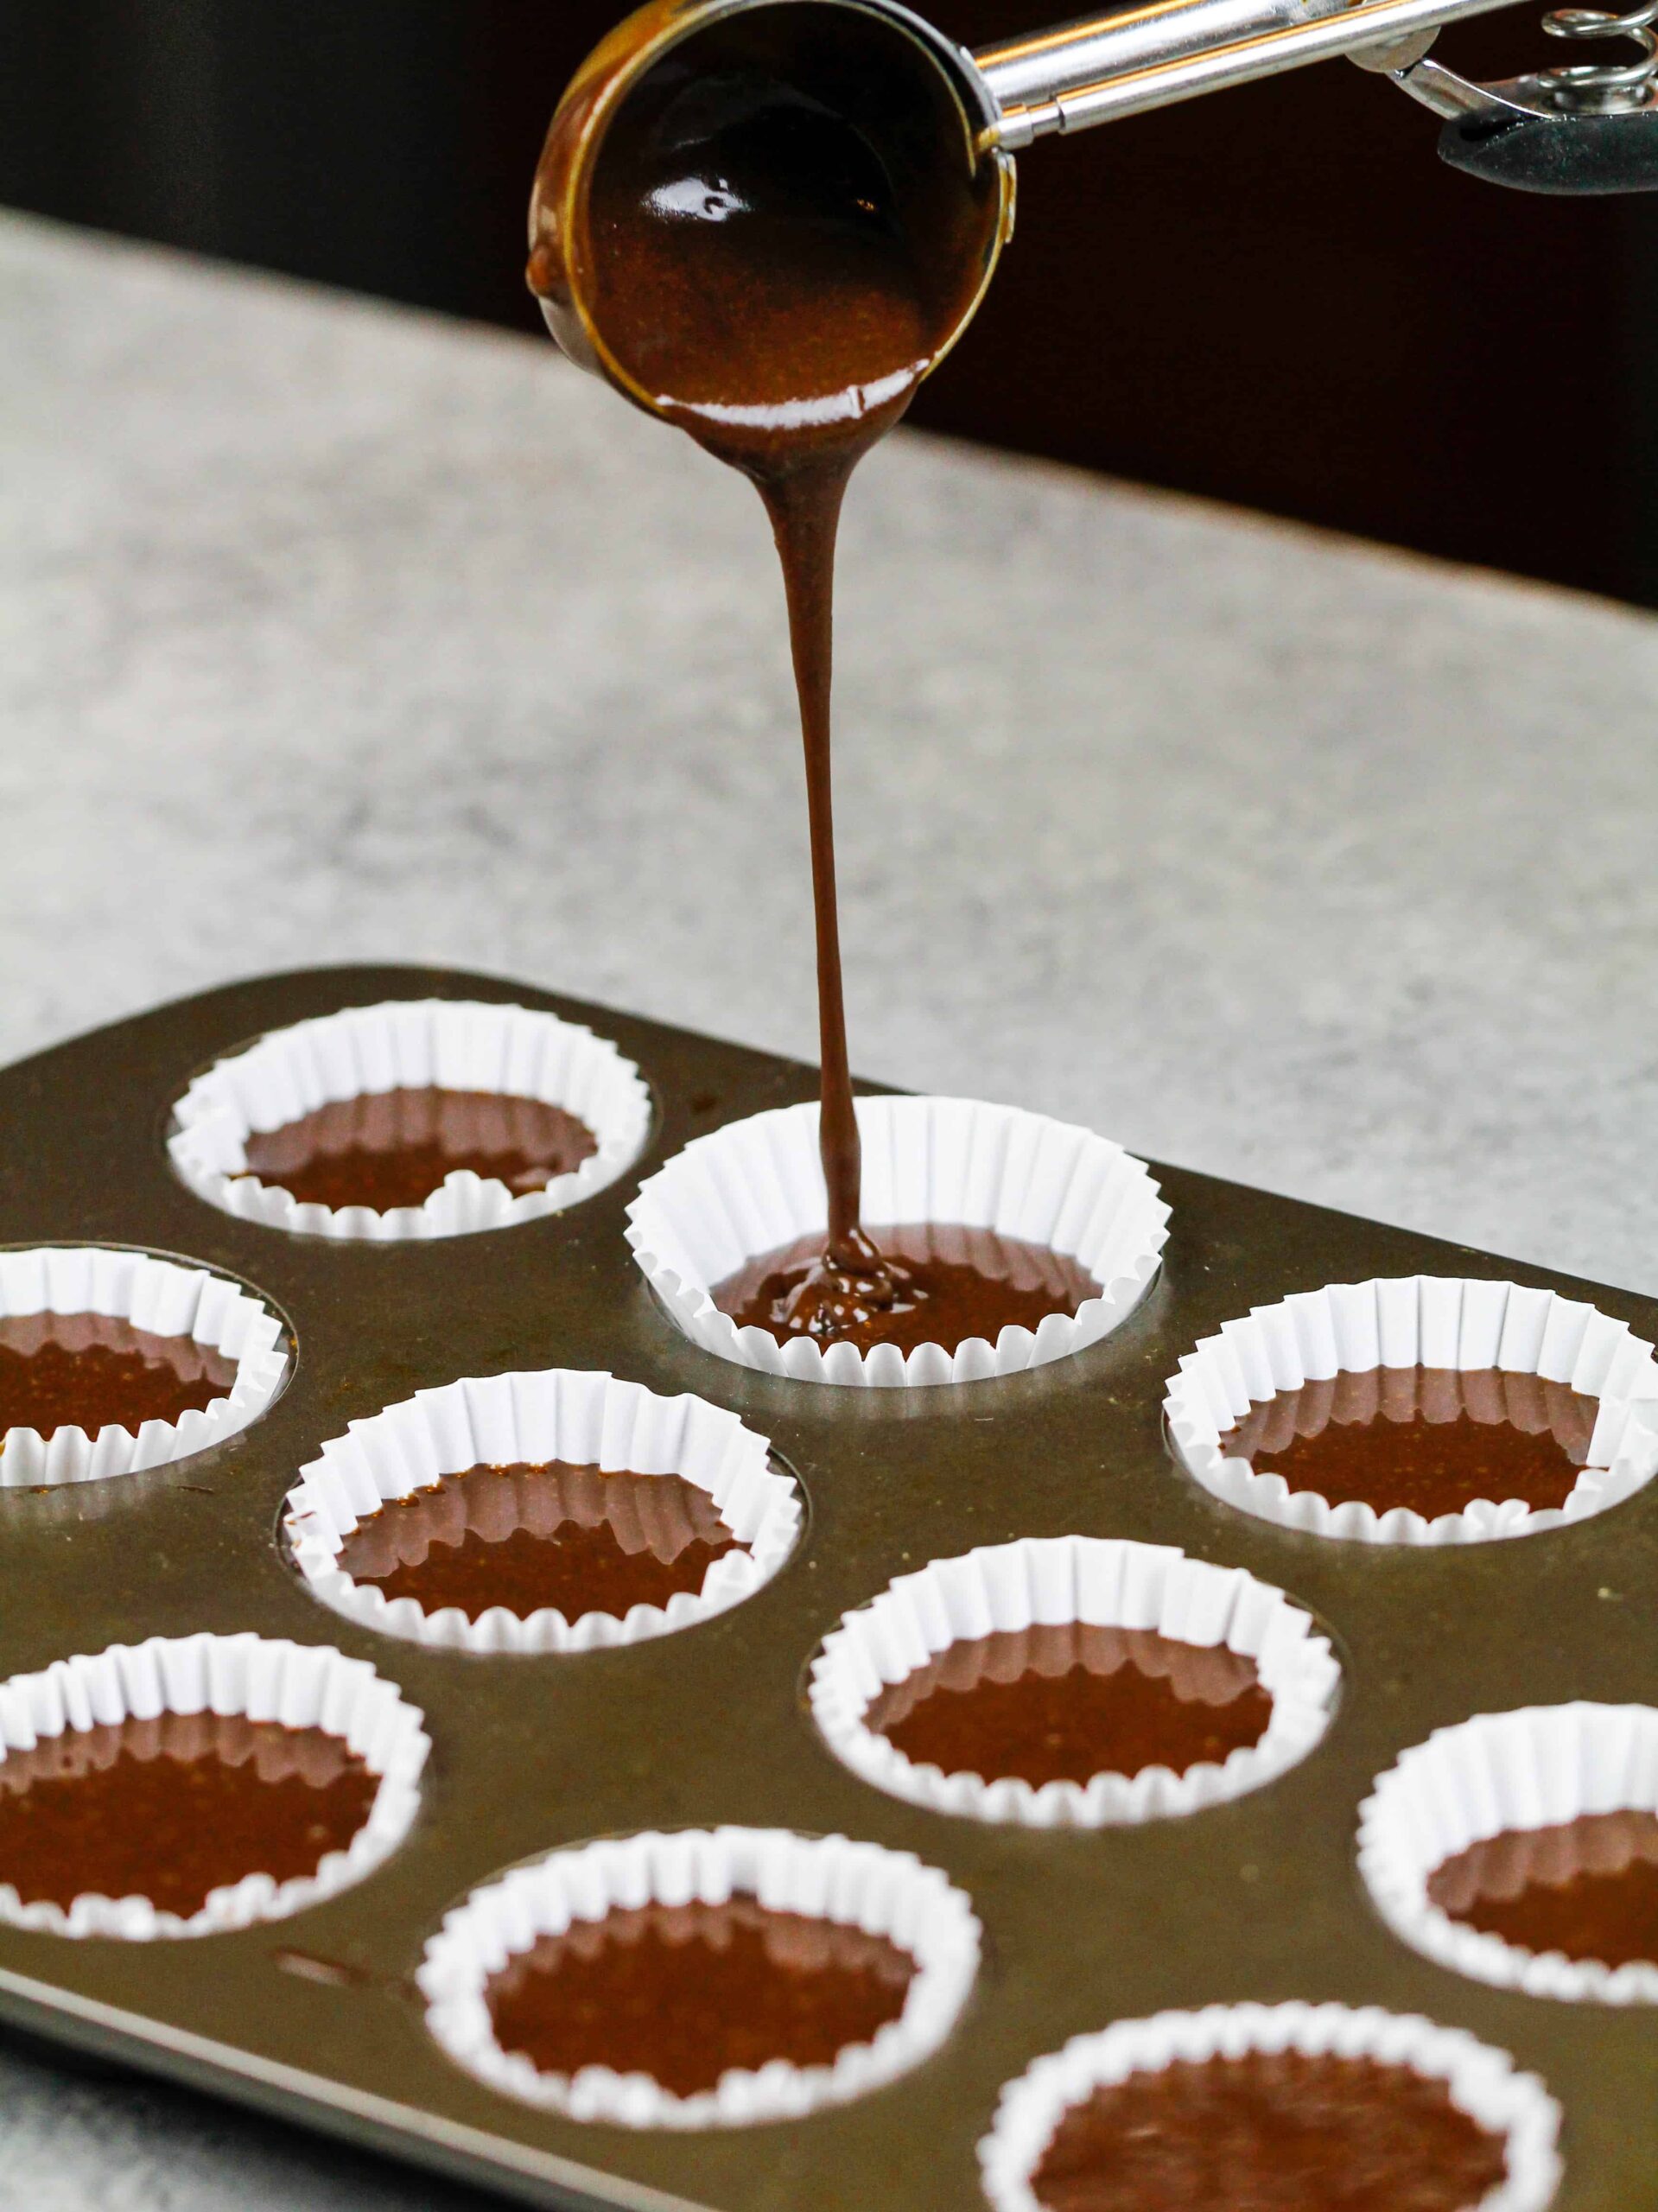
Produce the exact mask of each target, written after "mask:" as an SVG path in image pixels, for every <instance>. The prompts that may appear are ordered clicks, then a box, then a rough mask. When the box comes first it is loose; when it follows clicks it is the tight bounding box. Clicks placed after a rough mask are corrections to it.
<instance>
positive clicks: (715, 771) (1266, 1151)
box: [0, 219, 1658, 2212]
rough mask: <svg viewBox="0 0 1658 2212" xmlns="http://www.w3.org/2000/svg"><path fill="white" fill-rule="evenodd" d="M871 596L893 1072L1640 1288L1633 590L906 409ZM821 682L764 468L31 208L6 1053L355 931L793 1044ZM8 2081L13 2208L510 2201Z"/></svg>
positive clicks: (3, 730)
mask: <svg viewBox="0 0 1658 2212" xmlns="http://www.w3.org/2000/svg"><path fill="white" fill-rule="evenodd" d="M945 373H946V374H948V370H946V371H945ZM1031 373H1032V375H1039V374H1040V373H1041V362H1040V358H1039V354H1038V353H1033V355H1032V362H1031ZM1101 404H1102V405H1103V404H1111V405H1115V406H1121V405H1123V404H1132V395H1127V396H1125V395H1122V394H1111V395H1105V394H1102V401H1101ZM843 579H844V582H843V590H842V602H841V679H840V691H839V703H840V729H841V734H840V747H841V751H840V760H839V771H838V772H839V805H840V839H841V846H842V872H843V881H844V886H845V931H846V940H847V955H848V989H849V996H850V1011H851V1021H852V1033H853V1043H854V1060H855V1062H856V1064H857V1065H858V1066H859V1067H860V1068H861V1070H862V1071H865V1072H866V1073H867V1074H869V1075H871V1076H877V1077H886V1078H887V1079H890V1080H892V1081H895V1082H899V1083H903V1084H910V1085H912V1086H914V1087H917V1088H920V1089H931V1090H966V1091H971V1092H975V1093H979V1094H981V1095H984V1096H990V1097H994V1098H1007V1099H1013V1100H1017V1101H1020V1102H1021V1103H1026V1104H1029V1105H1032V1106H1037V1107H1040V1108H1045V1109H1048V1110H1050V1111H1052V1112H1056V1113H1059V1114H1063V1115H1066V1116H1074V1117H1076V1118H1078V1119H1081V1120H1084V1121H1087V1122H1091V1123H1092V1124H1094V1125H1095V1126H1096V1127H1097V1128H1102V1129H1104V1130H1107V1131H1109V1133H1111V1134H1112V1135H1116V1136H1119V1137H1121V1138H1122V1139H1123V1140H1125V1141H1127V1142H1128V1143H1129V1144H1131V1145H1133V1146H1134V1147H1138V1148H1140V1149H1144V1150H1149V1151H1152V1152H1155V1153H1159V1154H1162V1155H1164V1156H1166V1157H1168V1158H1172V1159H1176V1160H1184V1161H1187V1162H1190V1163H1191V1164H1193V1165H1196V1166H1204V1167H1207V1168H1210V1169H1214V1170H1216V1171H1218V1172H1220V1173H1228V1174H1232V1175H1236V1176H1241V1177H1245V1178H1248V1179H1254V1180H1256V1181H1259V1182H1263V1183H1267V1184H1270V1185H1276V1186H1278V1187H1279V1188H1281V1189H1285V1190H1289V1191H1293V1192H1299V1193H1300V1194H1302V1195H1304V1196H1308V1197H1312V1198H1322V1199H1325V1200H1329V1201H1331V1202H1333V1203H1336V1204H1339V1205H1348V1206H1352V1207H1356V1208H1359V1209H1362V1210H1365V1211H1372V1212H1375V1213H1378V1214H1381V1215H1383V1216H1386V1217H1389V1218H1392V1219H1394V1220H1399V1221H1404V1222H1408V1223H1410V1224H1414V1225H1416V1226H1419V1227H1421V1228H1424V1229H1428V1230H1437V1231H1439V1232H1440V1233H1442V1234H1445V1235H1448V1236H1458V1237H1463V1238H1466V1239H1468V1240H1470V1241H1471V1242H1475V1243H1483V1244H1486V1245H1489V1246H1490V1247H1492V1248H1494V1249H1497V1250H1499V1251H1509V1252H1513V1253H1516V1254H1520V1255H1525V1256H1528V1257H1530V1258H1532V1259H1534V1260H1537V1261H1540V1262H1549V1263H1552V1264H1553V1265H1557V1266H1560V1267H1563V1268H1575V1269H1578V1270H1579V1271H1581V1272H1583V1273H1585V1274H1598V1275H1600V1276H1602V1277H1603V1278H1604V1279H1606V1280H1609V1281H1617V1282H1623V1283H1628V1284H1630V1285H1633V1286H1636V1287H1642V1288H1644V1289H1648V1290H1650V1289H1652V1288H1653V1287H1655V1286H1658V1251H1655V1249H1654V1247H1655V1245H1658V1206H1655V1204H1654V1201H1653V1198H1652V1196H1651V1192H1652V1174H1651V1168H1650V1160H1651V1153H1652V1146H1653V1136H1654V1130H1655V1123H1658V1047H1655V1044H1654V1042H1653V1038H1652V1034H1651V1032H1652V1016H1651V1007H1652V1003H1653V995H1654V983H1653V977H1654V975H1655V972H1658V626H1655V624H1654V622H1653V621H1652V620H1650V619H1649V618H1647V617H1644V616H1642V615H1639V614H1636V613H1629V612H1627V611H1623V610H1621V609H1618V608H1615V607H1607V606H1602V605H1598V604H1596V603H1594V602H1592V601H1585V600H1580V599H1573V598H1571V597H1569V596H1566V595H1564V594H1558V593H1554V592H1548V591H1543V590H1538V589H1532V588H1526V587H1521V586H1516V585H1512V584H1509V583H1507V582H1501V581H1497V580H1494V579H1491V578H1489V577H1485V576H1480V575H1469V574H1465V573H1462V572H1458V571H1456V570H1452V569H1443V568H1439V567H1435V566H1432V565H1431V564H1428V563H1421V562H1413V561H1408V560H1403V559H1399V558H1394V557H1391V556H1387V555H1383V554H1379V553H1376V552H1375V551H1374V550H1367V549H1365V548H1363V547H1360V546H1356V545H1353V544H1350V543H1343V542H1341V541H1339V540H1335V539H1331V538H1324V537H1317V536H1314V535H1311V534H1307V533H1304V532H1299V531H1293V530H1289V529H1285V528H1281V527H1277V526H1270V525H1267V524H1261V523H1259V522H1256V521H1255V520H1252V519H1251V518H1248V517H1245V516H1241V515H1236V514H1232V513H1229V512H1223V511H1220V510H1217V509H1210V508H1205V507H1204V506H1202V505H1196V504H1192V503H1189V502H1181V501H1178V500H1173V499H1166V498H1161V497H1150V496H1147V495H1145V494H1142V493H1136V492H1134V491H1130V490H1126V489H1123V488H1121V487H1118V486H1112V485H1109V484H1102V483H1099V482H1096V481H1092V480H1087V479H1083V478H1080V477H1076V476H1071V475H1067V474H1063V473H1059V472H1057V471H1052V470H1048V469H1043V468H1039V467H1030V466H1026V465H1020V464H1014V463H1010V462H1007V461H999V460H996V459H993V458H986V457H983V456H981V455H977V454H972V453H969V452H966V451H962V450H959V449H956V448H950V447H949V446H947V445H943V444H940V443H936V442H928V441H926V440H924V439H921V438H919V437H914V438H899V439H898V440H895V441H893V443H892V445H891V446H890V447H889V448H887V449H886V450H885V451H884V452H883V453H881V454H879V455H878V456H877V457H876V458H875V459H874V460H873V461H872V462H871V463H870V464H869V465H868V466H867V467H866V468H865V469H864V471H863V472H862V473H861V476H860V478H859V480H858V483H857V486H856V488H855V490H854V494H853V498H852V500H851V504H850V508H849V512H848V524H847V532H846V539H845V557H844V563H843ZM359 957H360V958H365V959H372V958H384V957H409V958H429V959H432V960H439V961H455V962H460V963H466V964H468V965H474V966H480V967H484V968H487V969H495V970H498V971H500V972H502V973H505V974H514V973H517V974H522V975H524V976H530V977H532V978H534V979H535V980H536V981H537V982H543V983H545V984H548V985H550V986H554V987H556V988H562V989H567V990H569V991H572V992H575V993H579V994H585V995H590V996H593V997H596V998H600V999H611V1000H614V1001H625V1002H626V1003H628V1004H630V1005H632V1006H635V1007H639V1008H641V1009H642V1010H644V1011H645V1012H647V1013H650V1014H656V1015H658V1016H661V1017H663V1018H665V1019H667V1020H677V1021H683V1022H685V1023H689V1024H690V1025H693V1026H700V1027H707V1028H710V1029H715V1030H718V1031H721V1032H723V1033H727V1034H729V1035H734V1036H737V1037H740V1038H744V1039H749V1040H751V1041H753V1042H755V1043H758V1044H764V1045H767V1046H776V1047H778V1048H781V1049H784V1050H786V1051H792V1052H799V1053H802V1054H803V1055H810V1052H811V1051H812V1049H813V1043H814V1014H813V1007H812V1000H811V984H810V977H811V953H810V905H809V900H808V897H807V891H806V872H805V838H804V808H803V805H802V803H801V791H800V775H799V765H798V760H797V741H796V738H795V734H794V731H793V728H792V726H791V693H790V689H789V683H788V675H787V663H786V656H785V645H784V638H783V630H782V623H781V617H780V607H779V595H778V583H777V579H776V575H775V573H774V567H773V563H772V554H771V550H770V547H769V545H768V543H767V542H766V537H765V531H764V528H763V525H762V523H761V518H760V515H759V509H758V506H757V505H756V503H755V501H754V499H753V494H752V493H751V492H750V491H749V490H748V488H747V487H746V486H744V485H743V484H741V483H740V481H738V480H736V479H735V478H734V477H730V476H727V474H724V473H723V472H722V471H721V470H720V469H718V468H717V467H715V466H714V465H713V464H712V463H711V462H709V461H706V460H705V459H704V458H703V457H702V455H700V454H697V453H696V452H695V451H694V450H693V448H691V447H690V446H689V444H688V443H687V442H685V441H684V440H683V439H681V438H678V437H677V436H675V435H672V434H670V433H669V432H667V431H665V430H664V429H660V428H659V427H658V426H657V425H655V424H653V423H650V422H647V421H646V420H645V419H644V418H643V417H642V416H636V415H634V414H632V413H631V412H630V410H628V409H626V407H624V406H623V405H621V404H619V402H618V401H617V400H615V399H614V398H613V397H612V396H611V395H609V394H607V392H605V391H602V390H600V388H599V387H598V386H597V385H591V384H589V383H588V382H587V381H586V380H585V379H584V378H580V377H578V376H577V375H575V373H574V372H570V371H569V370H567V369H566V368H565V367H564V366H563V365H562V364H561V363H560V362H559V361H558V359H557V358H556V355H555V353H554V351H553V348H552V346H550V344H548V345H537V344H535V343H531V342H528V341H518V340H512V339H510V338H506V337H504V336H499V335H495V334H487V333H482V332H477V331H471V330H466V329H461V328H457V327H452V326H448V325H446V324H443V323H441V322H439V321H434V320H430V319H425V318H421V317H418V316H414V315H406V314H402V313H398V312H396V311H393V310H391V309H386V308H378V307H375V306H372V305H368V304H365V303H362V302H354V301H350V300H346V299H342V298H339V297H333V296H324V295H321V294H318V293H314V292H309V291H306V290H303V289H298V288H295V287H289V286H284V285H282V284H279V283H272V282H269V281H264V280H257V279H252V278H248V277H241V276H237V275H232V274H228V273H226V272H224V271H219V270H207V269H205V268H200V267H196V266H193V265H191V264H188V263H186V262H182V261H179V260H175V259H168V258H167V257H162V256H160V255H155V254H149V253H147V252H143V251H135V250H132V249H130V248H126V247H118V246H114V245H106V244H103V243H100V242H98V241H94V240H91V239H86V238H77V237H75V236H73V235H72V234H69V233H66V232H58V231H54V230H53V229H51V228H49V227H48V226H43V225H40V224H35V223H31V222H28V221H24V220H22V219H0V1056H3V1057H10V1056H11V1055H13V1054H16V1053H20V1052H26V1051H29V1050H30V1049H32V1048H34V1047H35V1046H41V1045H45V1044H48V1043H50V1042H51V1041H53V1040H54V1039H57V1038H60V1037H63V1036H65V1035H67V1034H68V1033H71V1032H73V1031H74V1030H77V1029H79V1028H83V1027H88V1026H90V1025H92V1024H93V1023H96V1022H99V1021H103V1020H108V1019H110V1018H111V1017H113V1016H117V1015H119V1014H124V1013H126V1012H129V1011H131V1010H133V1009H136V1008H137V1007H142V1006H143V1005H145V1004H147V1003H149V1002H152V1001H156V1000H157V999H160V998H164V997H170V996H173V995H177V994H179V993H181V992H186V991H189V990H192V989H194V988H198V987H200V986H202V985H206V984H209V983H213V982H220V981H223V980H226V979H227V978H229V977H231V976H237V975H240V974H245V973H249V972H251V971H254V970H257V969H270V968H276V967H286V966H289V965H294V964H298V963H304V962H307V961H313V960H341V959H348V958H359ZM0 2110H3V2113H4V2122H3V2126H0V2203H5V2204H14V2203H15V2204H17V2205H20V2206H22V2205H24V2204H27V2205H28V2206H29V2208H30V2212H69V2208H71V2207H75V2208H79V2207H82V2206H92V2205H93V2204H97V2205H98V2206H100V2207H107V2208H111V2212H206V2208H208V2207H209V2206H212V2207H215V2208H217V2207H218V2206H219V2205H221V2204H225V2203H228V2202H232V2201H235V2202H240V2203H243V2204H245V2205H247V2206H249V2207H251V2208H257V2212H290V2208H291V2212H299V2208H301V2207H304V2208H306V2212H334V2208H335V2207H336V2206H338V2207H340V2208H344V2207H346V2206H347V2205H349V2206H352V2207H354V2208H358V2207H360V2208H373V2212H382V2208H384V2212H391V2208H393V2207H396V2208H398V2212H403V2208H409V2212H412V2208H414V2207H415V2206H416V2205H421V2206H423V2207H433V2208H435V2207H438V2206H440V2205H442V2206H445V2207H447V2206H448V2205H449V2204H451V2203H454V2204H457V2205H458V2204H460V2203H461V2202H472V2201H473V2200H470V2199H463V2198H461V2197H460V2196H448V2195H445V2194H444V2193H443V2192H442V2191H441V2190H436V2189H435V2188H433V2187H431V2186H429V2185H428V2184H426V2183H416V2182H410V2181H406V2180H404V2179H403V2178H401V2177H397V2176H396V2175H395V2174H393V2173H392V2172H391V2171H390V2170H384V2171H381V2170H379V2169H376V2168H372V2167H369V2166H365V2165H349V2166H347V2165H344V2164H341V2163H340V2161H339V2160H338V2159H337V2158H335V2157H334V2154H333V2153H331V2152H322V2151H318V2150H315V2149H313V2148H309V2147H306V2146H302V2145H299V2144H298V2143H297V2142H296V2141H295V2139H289V2138H288V2137H286V2136H284V2135H283V2134H281V2133H279V2132H277V2131H274V2130H273V2131H268V2132H267V2131H264V2130H261V2129H257V2128H256V2127H255V2126H253V2125H252V2124H251V2123H247V2122H244V2121H241V2120H238V2119H236V2118H235V2117H234V2116H233V2115H230V2114H221V2113H218V2112H216V2111H214V2110H213V2108H211V2107H203V2106H198V2105H196V2104H194V2103H192V2102H189V2101H185V2100H182V2099H174V2098H172V2097H170V2096H168V2095H167V2094H164V2093H160V2092H156V2093H152V2092H149V2091H148V2090H140V2089H119V2090H116V2089H110V2088H89V2087H87V2086H86V2085H85V2084H73V2085H71V2084H67V2083H66V2082H64V2081H62V2080H61V2079H60V2077H59V2076H58V2075H55V2074H54V2072H53V2070H52V2069H50V2068H49V2067H47V2066H42V2065H41V2064H39V2063H36V2062H35V2061H34V2060H31V2059H29V2058H27V2057H24V2056H12V2057H10V2058H0Z"/></svg>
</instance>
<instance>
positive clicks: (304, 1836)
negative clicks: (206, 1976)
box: [0, 1713, 379, 1918]
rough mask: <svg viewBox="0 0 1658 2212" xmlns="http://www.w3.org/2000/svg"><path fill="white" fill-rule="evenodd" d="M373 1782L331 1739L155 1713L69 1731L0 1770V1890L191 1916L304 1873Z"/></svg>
mask: <svg viewBox="0 0 1658 2212" xmlns="http://www.w3.org/2000/svg"><path fill="white" fill-rule="evenodd" d="M378 1788H379V1777H378V1776H377V1775H374V1774H372V1773H371V1772H370V1771H369V1769H368V1768H367V1766H366V1765H365V1764H364V1762H363V1761H362V1759H360V1758H359V1757H358V1755H357V1754H356V1753H355V1752H354V1751H352V1750H351V1749H350V1747H349V1746H348V1745H346V1743H345V1742H344V1741H343V1740H342V1739H341V1738H340V1737H338V1736H331V1735H329V1734H327V1732H325V1731H324V1730H322V1729H321V1728H284V1727H283V1726H280V1725H279V1724H277V1723H276V1722H275V1721H251V1720H248V1719H244V1718H242V1717H241V1716H240V1715H231V1716H224V1715H219V1714H214V1713H202V1714H185V1713H162V1714H161V1715H160V1716H159V1717H158V1718H157V1719H153V1720H135V1719H128V1720H124V1721H121V1722H119V1723H118V1724H114V1725H100V1726H97V1727H93V1728H89V1729H71V1730H67V1731H66V1732H64V1733H63V1734H62V1735H60V1736H52V1737H48V1738H44V1739H43V1740H42V1741H41V1743H40V1744H39V1745H37V1746H36V1748H35V1750H33V1751H13V1752H11V1753H10V1755H9V1756H8V1757H7V1758H5V1759H4V1760H3V1761H0V1881H3V1882H9V1883H10V1885H12V1887H13V1888H14V1889H15V1890H16V1891H17V1893H18V1895H19V1897H22V1900H23V1902H24V1903H25V1904H33V1903H35V1902H38V1901H42V1900H44V1901H49V1902H50V1903H52V1904H59V1905H62V1906H65V1907H67V1906H68V1905H69V1904H71V1903H72V1902H73V1899H74V1898H75V1897H78V1896H80V1895H82V1894H90V1895H95V1896H98V1897H148V1898H149V1900H150V1902H151V1904H155V1905H156V1906H157V1907H159V1908H160V1909H161V1910H163V1911H167V1912H175V1913H178V1914H179V1915H180V1916H182V1917H186V1918H187V1917H188V1916H189V1915H190V1914H192V1913H194V1912H198V1911H200V1909H201V1907H202V1906H203V1905H204V1904H206V1901H207V1896H208V1893H209V1891H213V1890H216V1889H221V1888H224V1887H226V1886H227V1885H230V1884H232V1883H235V1882H239V1881H240V1880H241V1879H242V1878H244V1877H245V1875H248V1874H269V1875H270V1876H271V1877H272V1878H274V1879H275V1880H276V1881H278V1882H285V1881H289V1880H292V1879H294V1878H296V1877H298V1876H300V1875H304V1874H313V1873H314V1872H316V1870H317V1867H318V1866H320V1865H321V1861H322V1859H324V1858H325V1857H326V1856H327V1853H329V1852H331V1851H343V1850H344V1849H345V1848H346V1846H347V1845H348V1844H349V1843H350V1841H351V1840H352V1838H353V1836H354V1835H355V1834H357V1832H358V1830H359V1828H360V1827H362V1826H363V1824H364V1822H365V1821H366V1820H367V1819H368V1816H369V1813H370V1811H371V1809H372V1806H373V1803H374V1798H375V1793H376V1791H377V1790H378Z"/></svg>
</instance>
